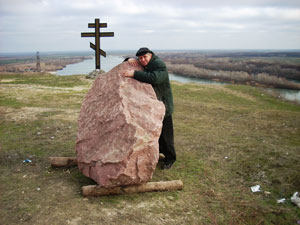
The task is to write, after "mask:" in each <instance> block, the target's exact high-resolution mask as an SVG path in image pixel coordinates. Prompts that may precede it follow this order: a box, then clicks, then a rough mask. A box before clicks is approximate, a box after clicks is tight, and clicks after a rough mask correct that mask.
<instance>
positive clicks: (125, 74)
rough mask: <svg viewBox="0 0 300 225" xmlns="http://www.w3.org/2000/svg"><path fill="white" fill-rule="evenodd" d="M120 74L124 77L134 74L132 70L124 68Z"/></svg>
mask: <svg viewBox="0 0 300 225" xmlns="http://www.w3.org/2000/svg"><path fill="white" fill-rule="evenodd" d="M122 75H123V76H124V77H133V76H134V70H125V71H124V72H123V74H122Z"/></svg>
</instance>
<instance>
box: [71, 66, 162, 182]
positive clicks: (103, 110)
mask: <svg viewBox="0 0 300 225" xmlns="http://www.w3.org/2000/svg"><path fill="white" fill-rule="evenodd" d="M129 67H130V65H129V64H128V62H124V63H122V64H120V65H118V66H116V67H115V68H113V69H112V70H111V71H109V72H108V73H106V74H103V75H101V76H99V77H97V79H96V80H95V81H94V83H93V86H92V87H91V89H90V90H89V92H88V93H87V95H86V97H85V99H84V101H83V104H82V107H81V111H80V115H79V119H78V133H77V140H76V153H77V162H78V167H79V169H80V171H81V172H82V173H83V174H84V175H85V176H88V177H90V178H92V179H93V180H95V181H96V182H97V183H98V184H99V185H100V186H103V187H114V186H121V185H132V184H141V183H145V182H148V181H150V180H151V178H152V174H153V172H154V170H155V167H156V164H157V162H158V158H159V145H158V139H159V136H160V133H161V129H162V120H163V118H164V113H165V106H164V104H163V103H162V102H160V101H158V100H157V98H156V95H155V92H154V90H153V88H152V86H151V85H150V84H146V83H142V82H139V81H137V80H135V79H132V78H125V77H123V76H122V75H121V73H122V71H124V70H126V69H128V68H129ZM133 69H135V70H138V69H139V70H141V68H140V67H133Z"/></svg>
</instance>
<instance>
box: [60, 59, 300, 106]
mask: <svg viewBox="0 0 300 225" xmlns="http://www.w3.org/2000/svg"><path fill="white" fill-rule="evenodd" d="M123 60H124V59H123V58H122V57H120V56H112V55H108V56H107V57H106V58H105V57H102V56H101V69H103V70H104V71H106V72H107V71H109V70H111V69H112V68H113V67H114V66H116V65H118V64H120V63H121V62H122V61H123ZM94 69H95V59H87V60H84V61H82V62H80V63H75V64H69V65H67V66H66V67H65V68H64V69H62V70H58V71H56V72H55V74H57V75H60V76H67V75H75V74H89V73H90V72H91V71H93V70H94ZM170 80H174V81H178V82H181V83H201V84H219V85H222V84H226V83H225V82H217V81H211V80H206V79H201V78H196V77H187V76H181V75H178V74H171V73H170ZM267 90H268V91H269V92H272V93H275V94H276V95H280V96H281V97H282V98H284V99H287V100H290V101H296V102H298V103H300V91H295V90H287V89H278V88H268V89H267Z"/></svg>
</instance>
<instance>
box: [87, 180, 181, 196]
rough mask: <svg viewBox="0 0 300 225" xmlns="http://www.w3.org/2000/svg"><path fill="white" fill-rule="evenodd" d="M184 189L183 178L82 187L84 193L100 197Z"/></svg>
mask: <svg viewBox="0 0 300 225" xmlns="http://www.w3.org/2000/svg"><path fill="white" fill-rule="evenodd" d="M182 189H183V183H182V181H181V180H172V181H160V182H148V183H146V184H141V185H130V186H118V187H112V188H105V187H100V186H97V185H88V186H83V187H82V195H83V196H94V197H99V196H105V195H120V194H131V193H141V192H151V191H173V190H182Z"/></svg>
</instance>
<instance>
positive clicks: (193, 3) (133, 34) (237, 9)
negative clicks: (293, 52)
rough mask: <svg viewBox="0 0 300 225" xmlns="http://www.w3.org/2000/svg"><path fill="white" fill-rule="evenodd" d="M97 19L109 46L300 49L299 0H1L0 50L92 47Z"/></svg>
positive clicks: (106, 46)
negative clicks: (91, 35) (111, 34)
mask: <svg viewBox="0 0 300 225" xmlns="http://www.w3.org/2000/svg"><path fill="white" fill-rule="evenodd" d="M99 17H100V19H101V21H102V22H107V23H108V28H106V29H103V30H102V31H114V32H115V37H114V38H103V39H102V40H101V43H102V44H103V45H102V46H105V48H106V49H136V48H138V47H140V46H149V47H151V48H154V49H167V48H169V49H187V48H191V49H208V48H209V49H215V48H222V49H228V48H234V49H246V48H264V49H270V48H273V49H278V48H283V49H286V48H293V49H296V48H297V49H299V48H300V1H299V0H297V1H296V0H292V1H284V0H251V1H250V0H244V1H240V0H228V1H224V0H223V1H221V0H210V1H199V0H179V1H174V0H173V1H171V0H164V1H161V0H152V1H144V0H142V1H141V0H140V1H138V0H128V1H126V0H85V1H82V0H10V1H6V0H5V1H4V0H0V35H1V39H0V52H8V51H36V50H40V51H48V50H88V49H89V42H90V41H93V40H92V38H81V37H80V33H81V32H88V31H92V29H88V28H87V24H88V23H91V22H93V21H94V18H99Z"/></svg>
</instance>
